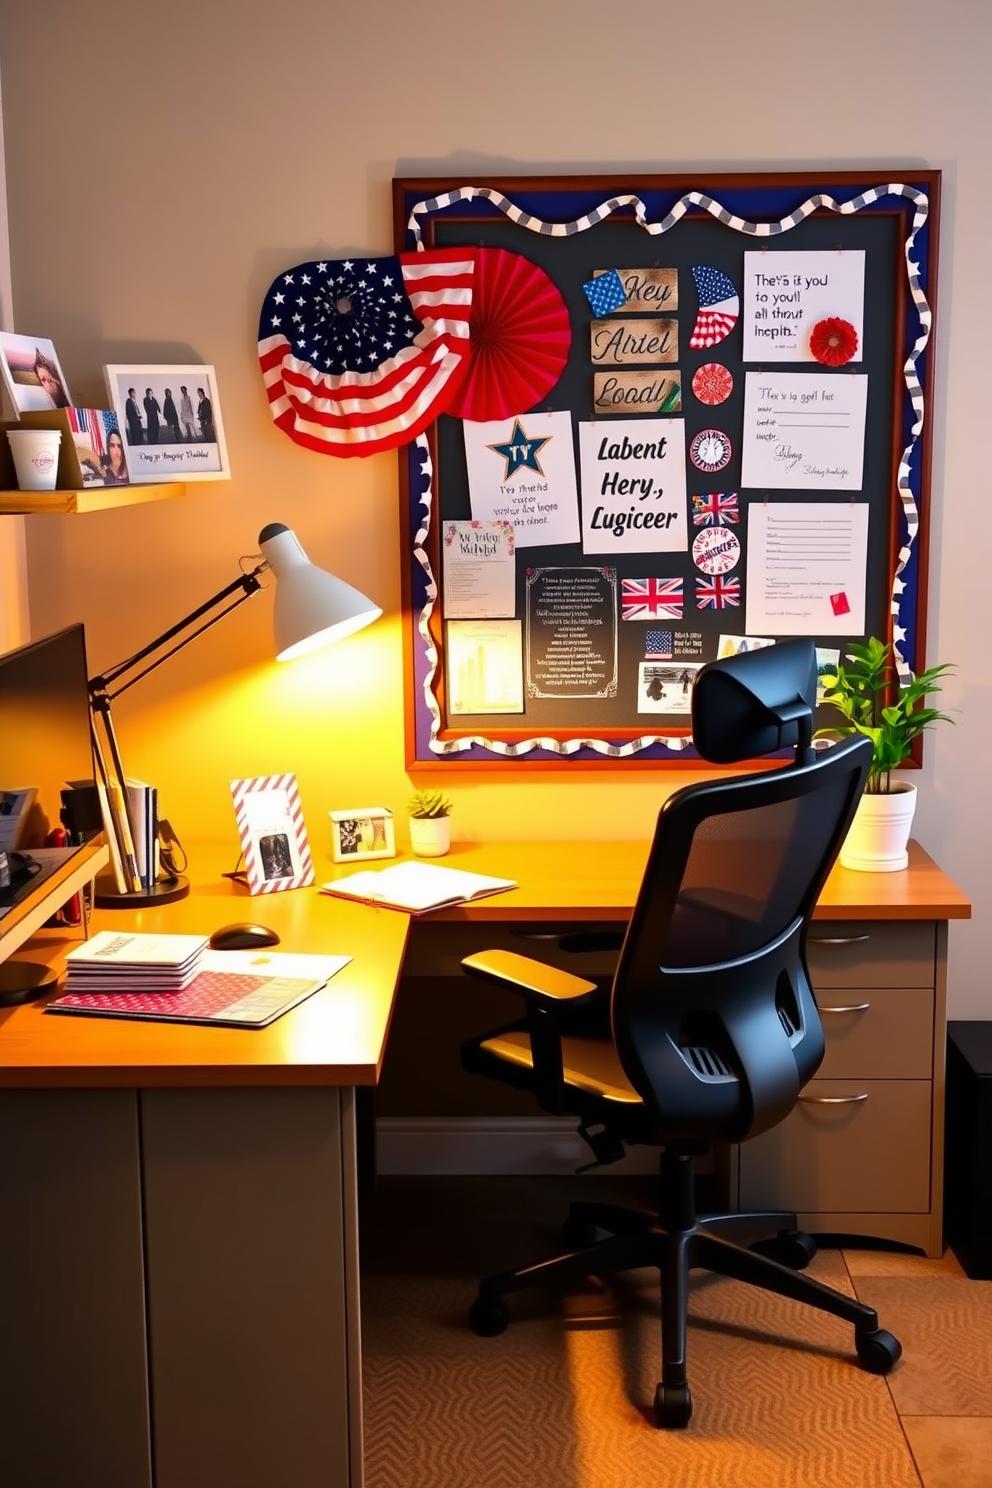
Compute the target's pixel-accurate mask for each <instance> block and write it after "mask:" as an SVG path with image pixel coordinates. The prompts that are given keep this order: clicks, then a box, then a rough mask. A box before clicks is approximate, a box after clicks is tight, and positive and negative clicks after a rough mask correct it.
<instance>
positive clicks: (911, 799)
mask: <svg viewBox="0 0 992 1488" xmlns="http://www.w3.org/2000/svg"><path fill="white" fill-rule="evenodd" d="M915 811H916V786H915V785H909V784H907V783H905V782H903V781H901V780H900V781H898V782H897V783H896V785H895V786H894V787H893V788H892V790H891V791H889V792H888V794H887V795H883V796H867V795H865V796H862V797H861V800H860V801H859V802H858V809H857V811H856V812H855V814H854V821H853V822H852V823H851V828H850V831H849V832H848V834H847V836H846V837H845V839H844V846H843V847H842V848H841V850H840V863H841V867H842V868H857V869H859V870H860V871H861V872H863V873H895V872H896V871H897V870H898V869H900V868H905V867H906V865H907V864H908V862H909V853H908V852H907V851H906V845H907V843H908V842H909V831H910V828H911V826H912V825H913V813H914V812H915Z"/></svg>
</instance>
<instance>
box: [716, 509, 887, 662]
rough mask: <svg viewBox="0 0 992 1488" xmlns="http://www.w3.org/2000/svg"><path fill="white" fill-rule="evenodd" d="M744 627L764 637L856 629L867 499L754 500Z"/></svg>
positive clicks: (861, 621) (860, 615) (859, 626)
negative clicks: (856, 500)
mask: <svg viewBox="0 0 992 1488" xmlns="http://www.w3.org/2000/svg"><path fill="white" fill-rule="evenodd" d="M747 525H748V547H747V610H746V618H745V629H746V630H747V632H748V634H749V635H750V634H751V633H752V632H763V633H764V634H765V635H769V636H791V635H802V636H809V635H815V636H823V635H840V636H852V635H853V636H860V635H863V634H864V629H865V571H866V567H867V561H868V504H867V502H864V501H859V502H843V503H840V502H838V503H836V504H834V503H830V504H829V505H828V504H826V503H825V502H812V501H802V502H800V501H783V502H777V503H776V502H769V503H768V504H767V505H766V504H765V503H763V502H760V501H752V502H751V504H750V506H749V507H748V516H747Z"/></svg>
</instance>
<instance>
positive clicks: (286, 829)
mask: <svg viewBox="0 0 992 1488" xmlns="http://www.w3.org/2000/svg"><path fill="white" fill-rule="evenodd" d="M231 795H232V797H233V800H234V814H235V817H236V818H237V823H238V837H239V838H240V840H241V855H242V858H243V859H244V863H245V870H244V882H246V883H247V885H248V888H249V889H250V890H251V892H252V893H253V894H271V893H273V892H275V891H277V890H279V889H302V888H305V887H306V886H307V885H308V884H312V883H313V881H314V871H313V859H312V857H311V855H310V845H309V843H308V841H307V829H306V826H305V825H304V822H303V810H302V807H301V805H300V791H299V786H298V785H297V781H296V776H295V775H291V774H287V775H256V776H252V777H250V778H248V779H244V780H232V781H231ZM236 876H237V877H241V874H240V872H239V873H238V874H237V875H235V874H229V875H228V877H232V878H233V877H236Z"/></svg>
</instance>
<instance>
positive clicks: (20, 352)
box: [0, 331, 72, 413]
mask: <svg viewBox="0 0 992 1488" xmlns="http://www.w3.org/2000/svg"><path fill="white" fill-rule="evenodd" d="M0 374H2V375H3V381H4V386H5V387H6V389H7V392H8V393H9V394H10V400H11V402H12V403H13V405H14V407H15V408H16V409H17V412H18V413H50V412H51V410H52V409H53V408H68V407H69V406H70V404H71V403H72V399H71V398H70V396H69V384H68V383H67V382H66V380H65V373H64V372H63V371H62V367H61V364H60V362H59V359H58V357H57V355H56V353H55V347H54V346H53V345H52V343H51V341H46V340H45V339H44V337H43V336H18V335H17V334H16V333H15V332H14V331H0Z"/></svg>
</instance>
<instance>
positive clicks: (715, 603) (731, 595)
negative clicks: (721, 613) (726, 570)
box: [696, 574, 741, 610]
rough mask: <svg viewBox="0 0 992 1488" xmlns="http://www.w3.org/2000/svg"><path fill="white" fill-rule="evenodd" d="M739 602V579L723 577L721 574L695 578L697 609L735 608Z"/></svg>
mask: <svg viewBox="0 0 992 1488" xmlns="http://www.w3.org/2000/svg"><path fill="white" fill-rule="evenodd" d="M740 603H741V581H740V579H725V578H723V577H722V575H721V574H713V575H712V576H711V577H709V578H705V579H697V580H696V609H697V610H736V609H739V608H740Z"/></svg>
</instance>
